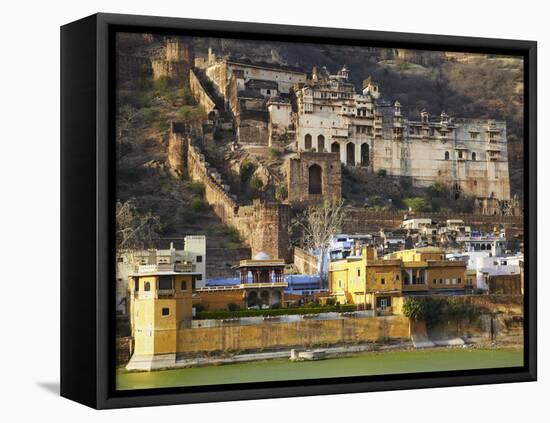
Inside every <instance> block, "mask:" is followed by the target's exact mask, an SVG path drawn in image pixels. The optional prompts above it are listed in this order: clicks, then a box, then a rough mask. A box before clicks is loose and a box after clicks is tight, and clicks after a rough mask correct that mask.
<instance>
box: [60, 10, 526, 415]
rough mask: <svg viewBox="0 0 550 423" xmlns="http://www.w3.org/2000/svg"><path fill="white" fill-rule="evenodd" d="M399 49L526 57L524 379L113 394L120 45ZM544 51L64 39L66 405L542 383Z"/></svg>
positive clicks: (232, 34) (318, 35)
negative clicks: (539, 245) (540, 97)
mask: <svg viewBox="0 0 550 423" xmlns="http://www.w3.org/2000/svg"><path fill="white" fill-rule="evenodd" d="M117 31H127V32H154V33H160V34H174V35H180V34H181V35H187V34H194V35H204V36H212V37H229V38H244V39H247V38H249V39H255V40H263V39H269V40H277V41H291V42H314V43H330V44H346V45H362V44H368V45H369V46H384V47H389V46H399V47H401V48H410V49H423V50H446V51H461V52H489V53H494V54H510V55H519V56H523V58H524V64H525V72H524V75H525V102H524V104H525V106H524V117H525V119H524V122H525V124H524V131H525V134H524V140H525V141H524V143H525V144H524V152H525V153H524V157H525V163H524V169H525V178H524V199H525V202H524V210H525V212H524V216H525V281H527V282H526V284H525V298H524V306H525V315H524V327H525V332H524V333H525V338H524V339H525V345H524V354H525V356H524V366H523V367H521V368H502V369H483V370H467V371H449V372H447V371H446V372H430V373H415V374H407V375H386V376H368V377H367V376H365V377H348V378H335V379H319V380H299V381H280V382H262V383H254V384H251V383H250V384H235V385H219V386H204V387H193V388H162V389H148V390H135V391H116V390H115V389H114V383H113V380H114V369H115V365H114V363H115V357H114V335H113V334H114V326H115V320H114V319H115V313H114V310H113V308H114V307H111V306H110V305H112V304H114V301H113V296H114V289H113V284H110V283H109V281H112V280H114V275H113V274H114V269H115V263H114V260H115V259H114V257H115V255H114V254H112V252H113V251H114V233H115V231H114V219H113V208H114V200H113V198H114V176H115V175H114V158H113V157H114V140H113V136H112V134H113V133H114V130H113V119H112V115H113V110H114V107H113V104H114V101H113V100H114V89H113V83H114V82H113V81H114V60H113V54H114V49H113V46H114V41H113V40H114V34H115V33H116V32H117ZM536 140H537V44H536V42H534V41H518V40H505V39H487V38H470V37H455V36H441V35H428V34H409V33H397V32H379V31H365V30H349V29H335V28H317V27H304V26H286V25H271V24H257V23H243V22H223V21H210V20H195V19H179V18H164V17H151V16H133V15H117V14H103V13H100V14H95V15H92V16H89V17H87V18H84V19H81V20H78V21H75V22H73V23H70V24H67V25H65V26H63V27H62V28H61V395H62V396H64V397H66V398H69V399H72V400H74V401H77V402H80V403H82V404H85V405H88V406H90V407H94V408H98V409H105V408H119V407H136V406H151V405H167V404H183V403H199V402H211V401H233V400H244V399H258V398H278V397H293V396H305V395H320V394H336V393H352V392H370V391H380V390H401V389H418V388H431V387H444V386H460V385H477V384H493V383H507V382H525V381H535V380H536V378H537V348H536V346H537V343H536V337H537V320H536V316H537V313H536V308H537V287H536V285H537V284H536V279H537V277H536V275H537V265H536V239H537V232H536V229H537V207H536V184H537V181H536V175H537V170H536V149H537V145H536Z"/></svg>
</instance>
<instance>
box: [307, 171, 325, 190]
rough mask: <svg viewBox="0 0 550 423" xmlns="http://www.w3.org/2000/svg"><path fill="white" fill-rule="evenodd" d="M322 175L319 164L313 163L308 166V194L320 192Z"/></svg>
mask: <svg viewBox="0 0 550 423" xmlns="http://www.w3.org/2000/svg"><path fill="white" fill-rule="evenodd" d="M322 176H323V170H322V169H321V166H319V165H316V164H314V165H311V166H310V167H309V188H308V193H309V194H322V185H321V178H322Z"/></svg>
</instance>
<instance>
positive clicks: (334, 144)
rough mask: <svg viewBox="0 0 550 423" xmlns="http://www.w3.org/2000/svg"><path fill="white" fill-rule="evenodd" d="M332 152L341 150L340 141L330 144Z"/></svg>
mask: <svg viewBox="0 0 550 423" xmlns="http://www.w3.org/2000/svg"><path fill="white" fill-rule="evenodd" d="M330 152H331V153H339V152H340V144H338V142H336V141H334V142H333V143H332V144H331V145H330Z"/></svg>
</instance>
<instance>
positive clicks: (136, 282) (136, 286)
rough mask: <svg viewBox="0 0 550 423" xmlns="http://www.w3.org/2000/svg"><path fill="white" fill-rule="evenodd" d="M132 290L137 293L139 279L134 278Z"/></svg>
mask: <svg viewBox="0 0 550 423" xmlns="http://www.w3.org/2000/svg"><path fill="white" fill-rule="evenodd" d="M134 288H135V290H136V292H137V291H139V279H138V278H134Z"/></svg>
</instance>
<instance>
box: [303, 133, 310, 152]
mask: <svg viewBox="0 0 550 423" xmlns="http://www.w3.org/2000/svg"><path fill="white" fill-rule="evenodd" d="M304 141H305V149H306V150H311V135H310V134H306V136H305V140H304Z"/></svg>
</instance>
